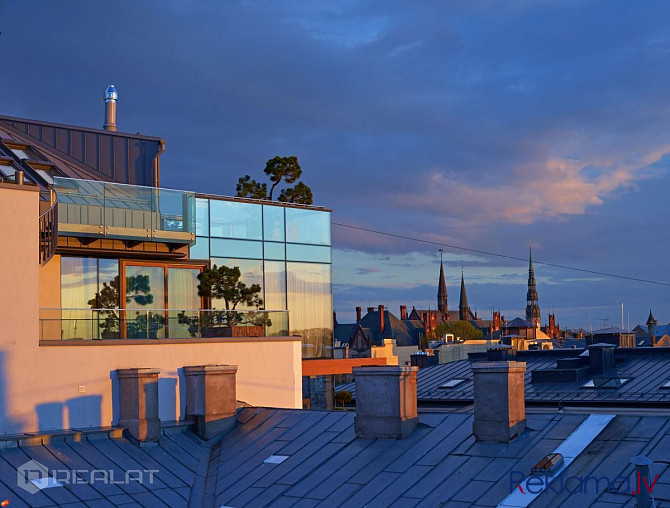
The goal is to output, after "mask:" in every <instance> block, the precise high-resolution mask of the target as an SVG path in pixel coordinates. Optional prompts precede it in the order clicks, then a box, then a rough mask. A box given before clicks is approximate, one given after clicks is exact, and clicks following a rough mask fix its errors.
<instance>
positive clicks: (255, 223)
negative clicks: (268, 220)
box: [209, 199, 263, 240]
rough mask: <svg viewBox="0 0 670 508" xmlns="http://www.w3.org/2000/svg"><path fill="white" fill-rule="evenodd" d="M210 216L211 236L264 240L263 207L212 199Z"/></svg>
mask: <svg viewBox="0 0 670 508" xmlns="http://www.w3.org/2000/svg"><path fill="white" fill-rule="evenodd" d="M209 214H210V217H209V229H210V236H217V237H221V238H240V239H243V240H262V239H263V227H262V224H263V219H262V207H261V206H259V205H255V204H252V203H239V202H236V201H217V200H214V199H212V200H210V202H209Z"/></svg>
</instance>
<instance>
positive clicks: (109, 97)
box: [102, 85, 119, 132]
mask: <svg viewBox="0 0 670 508" xmlns="http://www.w3.org/2000/svg"><path fill="white" fill-rule="evenodd" d="M118 98H119V94H118V93H117V91H116V88H114V85H109V86H108V87H107V90H105V96H104V97H103V98H102V100H104V101H105V124H104V125H103V128H104V129H105V130H106V131H114V132H115V131H116V101H117V100H118Z"/></svg>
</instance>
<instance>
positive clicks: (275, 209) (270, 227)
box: [263, 205, 284, 242]
mask: <svg viewBox="0 0 670 508" xmlns="http://www.w3.org/2000/svg"><path fill="white" fill-rule="evenodd" d="M263 239H264V240H265V241H266V242H267V241H273V242H283V241H284V207H283V206H268V205H263Z"/></svg>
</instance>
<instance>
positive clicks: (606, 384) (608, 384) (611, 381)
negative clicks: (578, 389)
mask: <svg viewBox="0 0 670 508" xmlns="http://www.w3.org/2000/svg"><path fill="white" fill-rule="evenodd" d="M628 381H630V378H625V377H624V378H618V377H610V378H595V379H592V380H591V381H587V382H586V383H584V384H583V385H582V388H619V387H620V386H621V385H623V384H624V383H627V382H628Z"/></svg>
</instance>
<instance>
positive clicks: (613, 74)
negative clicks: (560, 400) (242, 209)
mask: <svg viewBox="0 0 670 508" xmlns="http://www.w3.org/2000/svg"><path fill="white" fill-rule="evenodd" d="M669 16H670V4H668V3H665V2H644V3H635V4H631V3H630V2H617V1H611V0H608V1H600V2H577V1H569V0H561V1H556V2H551V1H543V2H538V1H528V2H524V1H509V2H502V3H501V2H492V1H482V2H475V1H472V2H443V1H433V2H364V1H342V0H339V1H333V2H328V1H314V2H294V1H287V2H246V1H244V2H233V1H230V2H220V1H213V2H207V1H201V2H197V3H196V2H178V1H154V2H149V1H137V2H132V3H130V2H117V3H113V4H110V3H108V2H107V3H105V2H95V3H94V2H81V1H63V2H47V1H44V2H41V3H40V2H30V3H28V2H21V1H18V0H6V1H2V2H0V32H2V34H1V35H0V50H1V51H2V54H3V58H2V68H3V72H2V78H1V79H0V114H5V115H12V116H18V117H26V118H35V119H40V120H45V121H55V122H60V123H67V124H75V125H84V126H93V127H101V126H102V122H103V103H102V102H101V100H100V99H101V97H102V94H103V91H104V90H105V88H106V86H107V85H108V84H110V83H113V84H115V85H116V87H117V89H118V91H119V104H118V118H117V123H118V126H119V130H121V131H127V132H133V133H134V132H138V131H141V132H142V133H143V134H147V135H155V136H161V137H163V138H165V139H166V141H167V151H166V153H165V154H164V155H163V156H162V157H161V184H162V185H163V186H166V187H176V188H186V189H191V190H196V191H207V192H210V193H217V194H224V195H232V194H234V192H235V183H236V181H237V178H238V177H239V176H242V175H244V174H246V173H248V174H250V175H252V177H255V178H261V177H262V176H263V175H262V169H263V167H264V166H265V162H266V161H267V160H268V159H269V158H271V157H273V156H275V155H296V156H297V157H298V159H299V161H300V164H301V166H302V168H303V181H304V182H305V183H306V184H307V185H309V186H311V187H312V189H313V192H314V197H315V204H319V205H323V206H327V207H328V208H331V209H332V210H333V221H334V222H338V223H345V224H351V225H356V226H360V227H363V228H369V229H375V230H381V231H386V232H389V233H393V234H399V235H406V236H410V237H415V238H419V239H424V240H430V241H433V242H437V243H441V242H443V243H446V244H450V245H458V246H464V247H467V248H470V249H476V250H483V251H492V252H498V253H501V254H506V255H510V256H515V257H521V258H525V257H526V256H527V255H528V245H529V242H532V244H533V256H534V259H536V260H538V261H546V262H549V263H554V264H560V265H570V266H574V267H580V268H584V269H587V270H595V271H600V272H608V273H615V274H620V275H625V276H628V277H634V278H643V279H649V280H653V281H659V282H666V283H670V269H669V268H668V261H667V259H668V252H669V251H670V235H668V233H667V230H668V224H669V223H670V222H669V219H670V206H668V199H667V196H668V189H670V185H669V184H670V171H669V166H668V161H669V158H668V154H669V153H670V136H669V133H670V87H669V86H668V83H669V82H670V32H669V31H668V22H667V20H668V19H669ZM333 244H334V249H335V250H334V253H333V257H334V264H333V277H334V283H335V286H334V300H335V309H336V310H337V312H338V316H339V317H340V321H347V320H350V319H352V318H353V314H354V307H355V306H356V305H360V306H363V307H367V306H368V303H370V304H371V305H378V304H384V305H387V306H390V308H391V310H392V311H394V312H396V313H398V306H399V305H401V304H405V305H408V306H410V308H411V306H412V305H416V306H417V307H418V306H428V305H431V306H435V303H436V292H437V287H436V283H437V276H438V273H439V252H438V246H436V245H435V246H432V245H428V244H422V243H417V242H412V241H409V240H403V239H398V238H392V237H387V236H379V235H373V234H370V233H364V232H360V231H354V230H350V229H346V228H342V227H340V226H335V225H334V226H333ZM445 250H446V254H445V263H446V266H445V269H446V274H447V286H448V287H447V289H448V293H449V302H450V307H451V308H456V307H457V305H458V283H459V282H460V276H461V267H462V268H463V270H464V273H465V278H466V283H467V289H468V297H469V301H470V304H471V306H472V307H473V310H474V309H475V308H476V309H477V310H478V311H479V314H480V315H481V316H482V317H485V318H486V317H489V316H490V312H491V308H492V307H493V308H496V309H498V308H499V309H501V311H502V313H503V315H505V317H507V318H513V317H515V316H518V315H523V309H524V306H525V291H526V278H527V263H526V262H524V261H516V260H509V259H503V258H496V257H490V256H486V255H480V254H474V253H467V252H462V251H457V250H453V249H449V248H445ZM535 272H536V277H537V282H538V292H539V295H540V307H541V308H542V316H543V323H544V322H545V321H546V316H547V312H548V311H550V310H553V311H555V312H556V314H557V319H558V321H559V323H560V324H561V325H562V326H563V325H567V326H572V327H580V326H581V327H585V328H588V327H589V316H590V319H591V321H592V323H593V327H594V328H598V327H600V326H601V325H602V323H603V321H602V319H603V318H609V320H610V321H609V324H610V325H619V324H620V321H621V302H624V303H625V309H626V312H625V314H626V316H625V317H626V321H627V318H628V312H630V322H631V326H634V325H635V324H638V323H642V322H644V321H646V318H647V314H648V312H649V308H650V307H652V309H653V311H654V314H655V316H656V318H657V319H658V320H659V323H662V324H665V323H668V322H669V321H670V287H668V286H663V285H651V284H644V283H639V282H634V281H627V280H622V279H612V278H607V277H603V276H596V275H592V274H586V273H580V272H575V271H568V270H562V269H558V268H551V267H545V266H542V265H539V264H538V265H536V267H535Z"/></svg>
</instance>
